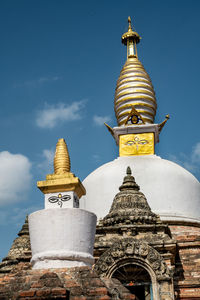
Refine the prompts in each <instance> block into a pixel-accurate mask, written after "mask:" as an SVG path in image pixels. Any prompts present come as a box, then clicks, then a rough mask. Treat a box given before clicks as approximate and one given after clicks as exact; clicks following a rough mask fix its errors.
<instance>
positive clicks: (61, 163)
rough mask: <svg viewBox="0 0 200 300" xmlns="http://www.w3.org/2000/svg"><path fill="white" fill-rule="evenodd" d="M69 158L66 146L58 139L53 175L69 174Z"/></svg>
mask: <svg viewBox="0 0 200 300" xmlns="http://www.w3.org/2000/svg"><path fill="white" fill-rule="evenodd" d="M70 167H71V166H70V158H69V153H68V149H67V144H66V142H65V140H64V139H59V140H58V143H57V145H56V152H55V157H54V173H55V174H63V173H66V172H70Z"/></svg>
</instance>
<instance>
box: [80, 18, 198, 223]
mask: <svg viewBox="0 0 200 300" xmlns="http://www.w3.org/2000/svg"><path fill="white" fill-rule="evenodd" d="M128 24H129V27H128V31H127V32H126V33H124V34H123V35H122V43H123V44H124V45H125V46H126V47H127V60H126V62H125V65H124V66H123V68H122V70H121V73H120V76H119V78H118V80H117V86H116V89H115V98H114V110H115V115H116V119H117V124H118V126H116V127H114V128H111V127H110V126H109V125H107V124H106V126H107V128H108V130H109V131H110V133H111V134H112V136H113V137H114V140H115V142H116V144H117V146H118V147H119V157H118V158H117V159H115V160H113V161H110V162H108V163H106V164H104V165H102V166H100V167H99V168H98V169H96V170H94V171H93V172H92V173H91V174H89V175H88V176H87V177H86V178H85V180H84V181H83V184H84V186H85V188H86V190H87V201H86V197H83V198H82V202H81V207H82V208H85V209H88V210H89V211H92V212H95V213H96V214H97V217H98V219H100V218H103V217H104V216H105V215H106V214H107V213H108V211H109V209H110V206H111V204H112V199H113V198H114V196H115V194H116V192H117V190H118V186H119V185H120V182H121V174H123V172H124V170H125V169H126V167H127V166H130V167H131V169H133V170H134V176H135V178H136V180H137V183H138V184H139V185H140V186H141V187H142V190H143V192H144V194H145V195H146V197H147V199H148V202H149V205H150V206H151V208H152V210H153V211H154V212H155V213H157V214H159V215H160V217H161V219H162V220H166V221H167V222H190V223H198V224H200V213H199V206H200V185H199V181H198V180H197V179H196V178H195V177H194V176H193V175H192V174H191V173H190V172H188V171H187V170H185V169H184V168H183V167H181V166H179V165H178V164H176V163H174V162H172V161H169V160H166V159H162V158H161V157H159V156H157V155H156V153H155V144H156V143H158V142H159V135H160V132H161V130H162V129H163V126H164V125H165V124H166V122H167V120H168V119H169V115H167V116H166V118H165V120H164V121H163V122H162V123H161V124H155V123H154V118H155V115H156V108H157V102H156V97H155V92H154V88H153V85H152V83H151V79H150V77H149V75H148V73H147V72H146V71H145V69H144V67H143V65H142V63H141V62H140V61H139V59H138V51H137V44H138V43H139V42H140V36H139V34H138V33H137V32H135V31H133V29H132V27H131V19H130V17H129V18H128ZM99 182H101V184H99ZM174 191H177V192H176V195H174Z"/></svg>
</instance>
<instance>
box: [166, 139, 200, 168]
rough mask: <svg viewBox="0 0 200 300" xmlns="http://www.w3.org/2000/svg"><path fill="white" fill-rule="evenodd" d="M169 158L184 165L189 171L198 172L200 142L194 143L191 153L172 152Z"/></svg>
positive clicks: (199, 166)
mask: <svg viewBox="0 0 200 300" xmlns="http://www.w3.org/2000/svg"><path fill="white" fill-rule="evenodd" d="M169 159H170V160H172V161H174V162H176V163H177V164H179V165H181V166H183V167H184V168H185V169H187V170H188V171H190V172H193V173H196V174H198V173H199V169H200V142H198V143H197V144H196V145H194V147H193V148H192V151H191V153H190V154H189V155H186V154H185V153H180V154H179V155H178V156H176V155H172V154H171V155H169Z"/></svg>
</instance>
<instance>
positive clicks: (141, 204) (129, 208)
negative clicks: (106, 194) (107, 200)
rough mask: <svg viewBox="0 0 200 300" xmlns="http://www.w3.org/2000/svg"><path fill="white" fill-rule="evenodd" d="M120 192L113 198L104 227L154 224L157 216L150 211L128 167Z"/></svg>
mask: <svg viewBox="0 0 200 300" xmlns="http://www.w3.org/2000/svg"><path fill="white" fill-rule="evenodd" d="M119 190H120V192H119V193H118V194H117V195H116V196H115V198H114V200H113V203H112V206H111V209H110V212H109V214H108V215H107V216H106V217H105V218H104V219H103V225H104V226H113V225H115V224H121V225H122V224H123V225H125V224H155V223H159V222H160V218H159V216H157V215H156V214H154V213H153V212H152V211H151V208H150V206H149V204H148V203H147V199H146V197H145V196H144V194H143V193H142V192H140V187H139V186H138V185H137V183H136V182H135V178H134V177H133V176H132V175H131V169H130V167H128V168H127V170H126V176H125V177H124V181H123V184H122V185H121V186H120V187H119Z"/></svg>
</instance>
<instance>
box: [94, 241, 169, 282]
mask: <svg viewBox="0 0 200 300" xmlns="http://www.w3.org/2000/svg"><path fill="white" fill-rule="evenodd" d="M132 258H134V259H135V260H137V259H138V261H140V263H141V264H145V265H148V266H149V267H150V268H151V269H152V270H153V271H154V272H155V274H156V277H157V280H162V279H167V278H170V277H171V274H170V271H169V270H168V268H167V265H166V263H165V261H164V260H163V258H162V256H161V255H160V254H159V253H158V252H157V251H156V250H155V249H154V248H152V247H151V246H149V245H148V244H147V243H145V242H141V241H138V240H135V239H133V238H126V239H123V240H121V241H118V242H115V243H114V244H113V246H112V247H110V248H109V249H108V250H107V251H105V252H104V253H103V254H102V255H101V256H100V258H99V259H98V261H97V263H96V264H95V270H96V271H97V272H98V273H99V274H100V275H102V276H103V277H104V276H109V275H111V274H110V271H111V269H113V268H114V267H115V265H116V266H120V261H122V262H123V263H124V261H125V260H127V262H128V261H130V263H131V259H132Z"/></svg>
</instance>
